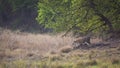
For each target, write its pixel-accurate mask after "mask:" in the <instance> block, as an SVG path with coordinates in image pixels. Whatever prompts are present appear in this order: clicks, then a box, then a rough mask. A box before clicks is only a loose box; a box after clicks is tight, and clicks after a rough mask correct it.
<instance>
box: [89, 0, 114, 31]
mask: <svg viewBox="0 0 120 68" xmlns="http://www.w3.org/2000/svg"><path fill="white" fill-rule="evenodd" d="M95 6H96V4H95V3H94V2H93V0H89V7H90V8H92V9H93V11H94V12H95V14H96V15H98V16H99V17H100V18H101V20H102V21H104V22H103V23H104V25H107V26H108V28H109V30H108V32H109V33H112V32H113V30H114V29H113V26H112V23H111V22H110V21H109V19H108V18H107V17H105V16H104V15H103V14H102V13H100V12H99V11H98V10H97V9H96V8H95Z"/></svg>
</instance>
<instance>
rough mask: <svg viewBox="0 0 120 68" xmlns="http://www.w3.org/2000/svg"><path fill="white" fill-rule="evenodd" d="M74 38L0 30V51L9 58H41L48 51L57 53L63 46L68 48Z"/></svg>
mask: <svg viewBox="0 0 120 68" xmlns="http://www.w3.org/2000/svg"><path fill="white" fill-rule="evenodd" d="M73 40H74V38H72V37H61V35H54V36H52V35H48V34H31V33H25V32H20V31H19V30H18V31H11V30H8V29H0V50H1V52H2V53H3V52H4V53H5V55H8V56H9V57H17V58H18V57H19V58H25V56H26V55H28V56H33V55H36V56H41V55H45V54H46V53H48V52H50V51H55V52H57V51H58V50H59V49H60V48H61V47H63V46H70V45H71V44H72V42H73Z"/></svg>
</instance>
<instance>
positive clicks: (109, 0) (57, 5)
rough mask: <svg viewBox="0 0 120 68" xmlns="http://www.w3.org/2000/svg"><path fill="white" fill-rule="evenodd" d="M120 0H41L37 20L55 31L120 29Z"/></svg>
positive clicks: (110, 30)
mask: <svg viewBox="0 0 120 68" xmlns="http://www.w3.org/2000/svg"><path fill="white" fill-rule="evenodd" d="M119 7H120V0H59V1H58V0H57V1H56V0H52V1H51V0H41V1H39V3H38V17H37V20H38V21H39V23H41V24H42V25H45V27H48V28H53V29H55V31H65V30H68V31H70V30H71V29H72V30H74V31H77V32H80V33H88V32H91V31H93V32H96V31H108V32H112V31H113V30H119V29H120V25H119V22H120V12H119V11H120V8H119Z"/></svg>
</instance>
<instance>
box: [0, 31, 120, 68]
mask: <svg viewBox="0 0 120 68" xmlns="http://www.w3.org/2000/svg"><path fill="white" fill-rule="evenodd" d="M73 40H75V38H73V37H71V36H69V37H61V35H60V34H59V35H48V34H31V33H25V32H20V31H11V30H8V29H0V68H120V43H119V41H120V40H119V39H117V40H115V39H114V40H112V41H109V43H110V44H109V45H107V46H99V47H93V48H89V49H76V50H72V47H71V45H72V42H73ZM91 42H92V43H98V42H102V40H101V39H98V38H96V39H92V40H91Z"/></svg>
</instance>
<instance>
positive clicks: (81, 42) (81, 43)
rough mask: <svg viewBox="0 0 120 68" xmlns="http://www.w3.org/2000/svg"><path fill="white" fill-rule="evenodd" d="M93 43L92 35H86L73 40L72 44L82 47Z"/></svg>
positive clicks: (74, 46)
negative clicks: (91, 40)
mask: <svg viewBox="0 0 120 68" xmlns="http://www.w3.org/2000/svg"><path fill="white" fill-rule="evenodd" d="M90 44H91V42H90V36H86V37H83V38H78V39H76V40H75V41H73V43H72V45H73V48H75V49H76V48H80V47H81V46H84V45H86V46H89V45H90Z"/></svg>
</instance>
